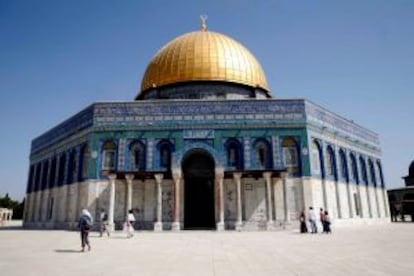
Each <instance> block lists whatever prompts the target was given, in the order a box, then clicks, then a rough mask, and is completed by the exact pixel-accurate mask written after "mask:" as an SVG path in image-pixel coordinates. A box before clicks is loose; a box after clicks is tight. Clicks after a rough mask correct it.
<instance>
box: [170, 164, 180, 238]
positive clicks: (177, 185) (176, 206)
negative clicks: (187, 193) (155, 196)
mask: <svg viewBox="0 0 414 276" xmlns="http://www.w3.org/2000/svg"><path fill="white" fill-rule="evenodd" d="M181 176H182V172H181V169H174V170H173V172H172V177H173V180H174V221H173V224H172V230H173V231H180V229H181V227H180V181H181Z"/></svg>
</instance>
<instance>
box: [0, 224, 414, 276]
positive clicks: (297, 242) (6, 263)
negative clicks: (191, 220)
mask: <svg viewBox="0 0 414 276" xmlns="http://www.w3.org/2000/svg"><path fill="white" fill-rule="evenodd" d="M333 231H334V233H333V234H331V235H326V234H317V235H312V234H299V233H296V232H291V231H285V232H220V233H219V232H209V231H182V232H178V233H174V232H163V233H154V232H136V233H135V236H134V237H133V238H131V239H126V238H125V237H126V235H125V233H122V232H117V233H115V234H114V235H113V236H112V237H111V238H106V237H105V238H99V237H98V234H97V233H96V232H93V233H91V244H92V251H90V252H86V253H80V252H79V249H80V239H79V234H78V233H77V232H70V231H54V230H53V231H50V230H48V231H46V230H43V231H42V230H41V231H31V230H22V229H19V228H16V229H4V228H3V229H2V228H0V275H25V276H29V275H54V276H55V275H71V276H74V275H192V276H193V275H318V276H321V275H347V276H351V275H414V261H413V260H414V223H393V224H384V225H372V226H355V227H353V228H345V227H343V228H338V229H333Z"/></svg>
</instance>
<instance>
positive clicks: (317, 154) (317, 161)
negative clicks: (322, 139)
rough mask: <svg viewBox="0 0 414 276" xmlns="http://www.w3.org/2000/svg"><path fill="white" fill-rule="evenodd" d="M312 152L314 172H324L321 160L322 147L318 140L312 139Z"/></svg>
mask: <svg viewBox="0 0 414 276" xmlns="http://www.w3.org/2000/svg"><path fill="white" fill-rule="evenodd" d="M311 151H312V152H311V154H312V171H313V173H314V174H322V166H321V165H322V162H321V147H320V146H319V143H318V142H317V141H316V140H313V141H312V145H311Z"/></svg>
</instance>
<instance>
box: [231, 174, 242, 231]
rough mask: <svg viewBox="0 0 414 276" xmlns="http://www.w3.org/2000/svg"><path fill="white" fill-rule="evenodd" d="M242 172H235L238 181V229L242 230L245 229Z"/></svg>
mask: <svg viewBox="0 0 414 276" xmlns="http://www.w3.org/2000/svg"><path fill="white" fill-rule="evenodd" d="M241 176H242V174H241V173H234V174H233V179H234V182H236V191H237V221H236V230H237V231H241V230H242V229H243V221H242V198H241Z"/></svg>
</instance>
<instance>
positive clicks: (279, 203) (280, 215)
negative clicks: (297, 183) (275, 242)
mask: <svg viewBox="0 0 414 276" xmlns="http://www.w3.org/2000/svg"><path fill="white" fill-rule="evenodd" d="M273 197H274V200H275V219H276V221H278V222H279V223H280V224H281V222H282V221H284V220H285V194H284V192H283V179H282V178H281V177H277V178H274V182H273Z"/></svg>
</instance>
